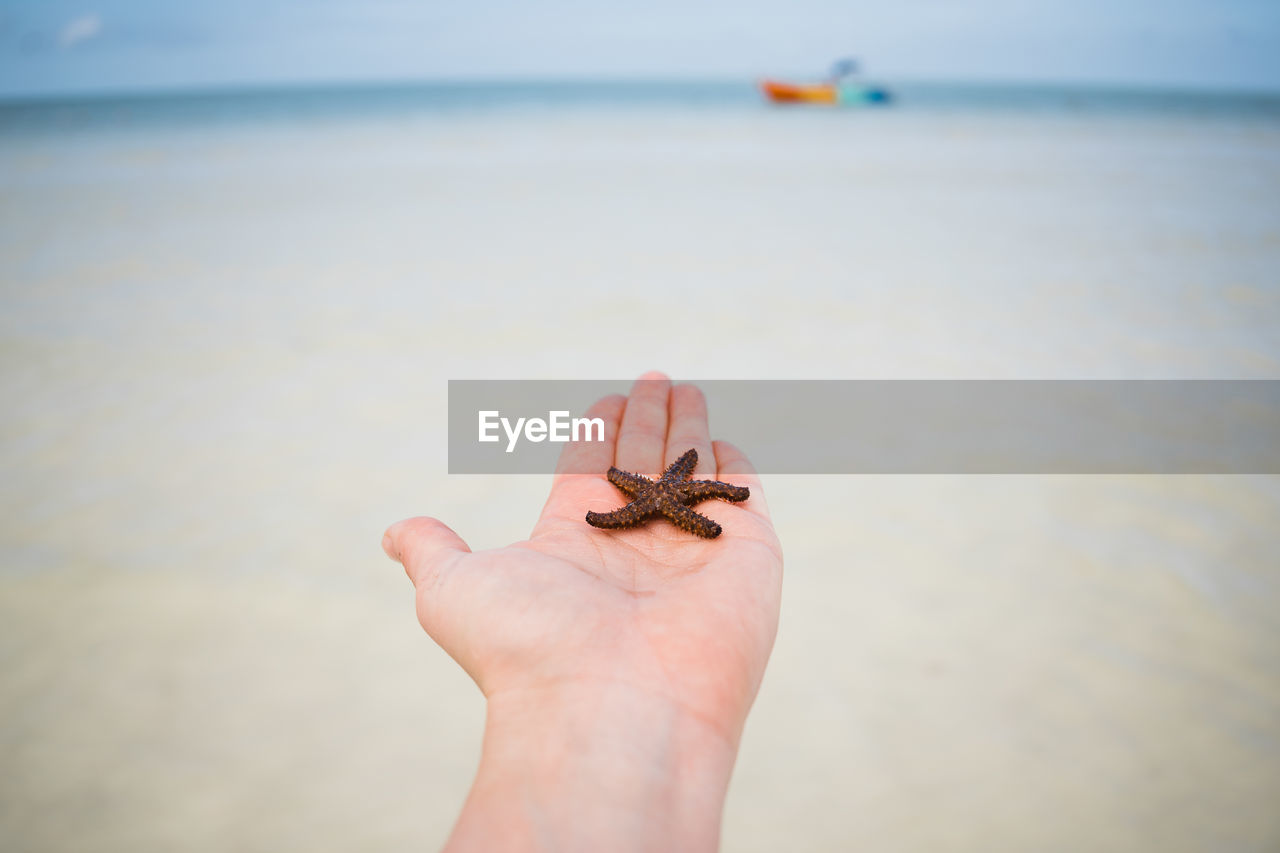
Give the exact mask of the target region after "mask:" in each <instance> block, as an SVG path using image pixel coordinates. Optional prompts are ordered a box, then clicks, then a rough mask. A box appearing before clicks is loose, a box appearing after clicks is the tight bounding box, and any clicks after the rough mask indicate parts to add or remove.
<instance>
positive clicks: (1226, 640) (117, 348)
mask: <svg viewBox="0 0 1280 853" xmlns="http://www.w3.org/2000/svg"><path fill="white" fill-rule="evenodd" d="M284 97H285V96H282V98H284ZM85 109H86V110H88V112H87V113H84V114H82V113H76V112H75V111H72V112H71V113H68V114H67V115H69V118H65V119H59V120H56V121H55V120H53V119H49V118H48V117H47V116H44V117H40V116H37V118H36V119H32V118H30V117H29V116H27V115H26V114H23V115H22V116H15V114H13V113H0V116H3V121H0V353H2V356H0V393H2V395H3V398H4V399H5V400H6V401H7V403H6V406H5V413H4V416H3V418H0V469H2V470H3V475H2V476H0V502H2V510H3V511H2V512H0V625H2V626H3V627H2V628H0V764H3V766H4V767H5V768H6V770H7V772H5V773H4V774H0V839H3V845H2V846H4V847H6V848H8V849H13V850H67V851H70V850H76V851H124V850H129V851H149V850H156V851H160V850H174V849H184V850H210V851H215V850H228V849H236V850H263V851H267V850H282V849H309V850H317V851H320V850H335V851H336V850H351V849H361V850H404V849H434V848H436V847H438V846H439V845H440V844H441V843H442V842H443V840H444V839H445V837H446V836H447V834H448V832H449V829H450V827H451V824H452V821H453V819H454V817H456V815H457V812H458V808H459V806H460V804H461V802H462V799H463V797H464V796H465V793H466V790H467V787H468V785H469V783H470V781H471V774H472V773H473V771H474V768H475V763H476V760H477V757H478V747H479V738H480V734H481V730H482V724H483V712H484V703H483V699H482V697H481V695H480V693H479V691H478V690H477V689H476V688H475V686H474V685H473V684H472V683H471V681H470V680H469V679H468V678H467V677H466V676H465V674H463V673H462V671H461V670H460V669H458V667H457V666H456V665H455V664H454V663H453V662H452V661H451V660H449V659H448V658H447V656H445V655H444V653H443V652H441V651H440V650H439V649H438V648H436V647H435V646H434V644H433V643H432V642H431V641H430V640H429V639H428V638H427V637H426V636H425V635H424V634H423V633H422V631H421V629H420V628H419V627H418V625H417V623H416V621H415V619H414V614H413V603H412V598H411V588H410V586H409V584H408V582H407V581H406V580H405V578H404V576H403V573H402V572H401V570H400V568H399V567H398V566H397V565H396V564H393V563H391V562H389V561H388V560H387V559H386V558H385V557H384V556H383V555H382V553H381V551H380V549H379V539H380V537H381V534H382V531H383V529H384V528H385V527H386V526H387V525H388V524H389V523H391V522H393V521H395V520H397V519H400V518H403V517H406V516H410V515H417V514H426V515H434V516H437V517H440V518H442V519H444V520H446V521H447V522H448V523H450V524H451V525H452V526H453V527H454V528H455V529H456V530H457V531H458V532H459V533H460V534H461V535H462V536H463V537H464V538H466V539H467V540H468V542H469V543H470V544H471V547H472V548H473V549H475V550H479V549H481V548H490V547H496V546H499V545H503V544H506V543H508V542H510V541H513V540H515V539H519V538H523V537H524V536H526V535H527V534H528V532H529V529H530V527H531V526H532V524H533V521H534V519H535V518H536V517H537V513H538V511H539V509H540V507H541V503H542V500H543V499H544V497H545V494H546V489H547V486H548V482H549V478H545V477H533V476H525V477H498V476H452V477H451V476H449V475H448V474H447V472H446V462H445V460H446V442H445V439H446V436H445V411H444V407H445V397H446V382H447V380H449V379H451V378H452V379H457V378H502V379H516V378H616V379H617V380H618V381H619V388H618V390H619V391H623V390H625V388H626V384H625V383H626V382H627V381H628V380H629V379H630V378H632V377H634V376H636V375H638V374H640V373H641V372H643V371H644V370H648V369H654V368H656V369H661V370H663V371H666V372H667V373H669V374H670V375H672V376H673V377H675V378H677V379H682V380H685V379H689V380H697V379H711V378H779V379H787V378H832V379H852V378H885V379H899V378H1046V379H1048V378H1099V379H1104V378H1126V379H1136V378H1275V377H1277V376H1280V336H1278V335H1277V331H1276V330H1277V329H1278V328H1280V275H1278V273H1280V206H1277V204H1276V199H1277V198H1280V115H1278V114H1277V113H1276V112H1275V111H1274V110H1273V111H1271V112H1267V111H1263V112H1261V113H1259V112H1257V111H1243V112H1241V113H1239V114H1236V113H1232V112H1230V111H1227V110H1222V111H1208V112H1205V111H1203V110H1196V109H1172V108H1169V109H1150V110H1145V111H1144V110H1127V109H1114V110H1106V109H1072V108H1069V107H1061V108H1054V109H1014V108H1009V109H994V108H988V109H976V108H974V109H968V108H961V107H948V108H941V107H934V108H923V107H921V108H912V107H911V105H910V103H909V102H904V103H903V105H902V106H901V107H900V108H897V109H891V110H885V111H880V112H870V111H869V112H857V111H849V112H843V113H838V114H837V113H820V112H802V111H791V112H787V111H777V110H768V109H765V108H764V107H762V106H756V105H754V104H739V103H737V102H734V103H733V104H730V105H727V106H724V107H721V108H703V107H697V108H695V107H692V106H688V105H679V104H677V105H670V106H662V105H653V104H649V105H645V106H631V107H626V106H620V107H616V108H610V107H606V106H600V105H586V106H583V105H576V106H572V107H568V106H566V107H556V106H555V105H554V104H552V105H549V106H541V107H530V106H521V107H510V108H501V107H495V108H490V109H485V110H476V111H467V110H450V111H434V110H432V109H404V110H396V109H391V108H388V109H386V110H380V111H375V112H359V111H351V110H348V109H345V108H341V106H340V105H339V106H335V107H333V108H332V109H320V108H315V109H308V110H306V111H297V110H293V109H292V108H291V107H290V106H289V104H288V101H287V98H285V100H283V101H282V102H281V103H279V104H276V105H274V106H272V105H271V104H268V105H266V106H262V105H258V106H257V107H255V110H256V111H255V112H252V114H251V115H250V116H249V117H248V118H243V119H241V118H236V116H237V115H239V114H240V113H239V112H238V109H239V108H238V107H237V106H236V105H235V103H234V101H231V102H229V103H228V105H226V106H225V108H224V109H222V111H221V112H218V111H217V110H211V111H210V112H209V113H198V114H196V115H194V116H191V115H186V116H185V117H184V115H183V114H178V113H180V112H181V111H178V112H176V113H175V114H174V115H169V114H168V113H166V112H165V111H164V109H162V108H156V107H153V108H150V109H151V112H148V111H147V108H142V107H136V106H135V107H130V106H129V105H128V104H125V105H124V106H121V107H119V108H118V109H119V112H118V113H110V112H109V111H108V112H107V113H106V114H105V117H104V114H101V113H94V112H93V110H92V109H90V108H85ZM100 109H107V108H100ZM211 114H212V115H214V117H212V118H211V117H210V115H211ZM86 116H87V117H86ZM711 420H712V431H713V433H714V434H715V435H717V436H718V437H724V438H729V439H732V437H733V436H732V430H733V425H732V424H727V423H721V422H717V420H716V413H715V412H714V411H712V412H711ZM764 487H765V490H766V492H767V494H768V499H769V504H770V507H771V508H772V510H773V513H774V517H775V522H776V526H777V530H778V533H779V536H780V538H781V540H782V543H783V547H784V552H785V556H786V580H785V586H784V594H783V611H782V622H781V627H780V631H779V635H778V640H777V645H776V648H775V651H774V655H773V658H772V661H771V663H770V666H769V670H768V674H767V676H766V679H765V682H764V687H763V689H762V692H761V694H760V696H759V699H758V701H757V704H756V708H755V710H754V712H753V715H752V717H751V718H750V720H749V722H748V725H747V730H746V734H745V739H744V743H743V747H742V752H741V755H740V759H739V762H738V766H737V770H736V772H735V775H734V779H733V783H732V787H731V789H730V793H729V799H728V804H727V807H726V815H725V824H724V840H723V849H724V850H725V851H742V852H743V853H746V851H765V850H780V849H788V850H815V851H817V850H846V849H875V850H884V851H925V850H982V851H1005V850H1007V851H1023V850H1028V849H1035V850H1063V851H1068V850H1071V851H1074V850H1082V849H1088V850H1107V851H1130V850H1133V851H1138V850H1152V849H1159V850H1167V851H1199V850H1241V851H1244V850H1264V849H1274V848H1275V847H1276V846H1277V845H1280V810H1277V809H1276V808H1275V806H1274V804H1275V803H1276V802H1277V801H1280V620H1277V618H1276V613H1277V612H1280V562H1278V561H1277V558H1276V553H1277V533H1276V531H1277V530H1280V480H1278V479H1277V478H1276V477H1267V476H1255V477H1248V476H1240V477H1225V476H1223V477H1210V476H1194V477H1193V476H1171V477H1120V476H1108V477H1085V476H1008V477H960V476H942V475H938V476H913V477H892V476H874V477H867V476H861V477H860V476H825V477H797V476H771V477H767V478H766V479H765V482H764Z"/></svg>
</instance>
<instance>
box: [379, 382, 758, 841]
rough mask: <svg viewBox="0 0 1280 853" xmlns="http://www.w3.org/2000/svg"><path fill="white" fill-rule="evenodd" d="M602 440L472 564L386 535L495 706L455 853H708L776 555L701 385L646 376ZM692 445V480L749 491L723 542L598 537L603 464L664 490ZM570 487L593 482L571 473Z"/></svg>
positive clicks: (715, 511)
mask: <svg viewBox="0 0 1280 853" xmlns="http://www.w3.org/2000/svg"><path fill="white" fill-rule="evenodd" d="M586 416H587V417H600V418H603V419H604V421H605V441H604V442H594V443H591V442H579V443H572V444H569V445H566V449H565V450H564V452H563V454H562V456H561V460H560V466H559V467H560V471H561V473H558V474H557V475H556V478H555V480H554V482H553V484H552V487H551V494H550V496H549V497H548V498H547V503H546V505H545V506H544V507H543V510H542V515H541V516H540V517H539V519H538V521H537V524H535V525H534V528H533V533H532V535H531V536H530V537H529V538H528V539H527V540H525V541H522V542H516V543H514V544H511V545H508V546H507V547H505V548H499V549H496V550H491V551H481V552H478V553H472V552H471V550H470V549H469V548H468V547H467V544H466V543H465V542H464V541H463V540H462V539H461V538H460V537H459V536H458V535H457V534H456V533H454V532H453V531H452V530H451V529H449V527H447V526H446V525H445V524H444V523H442V522H440V521H438V520H436V519H433V518H412V519H408V520H406V521H401V522H399V523H397V524H394V525H392V526H391V527H390V528H389V529H388V530H387V533H386V535H385V536H384V538H383V543H382V544H383V548H384V550H385V551H386V552H387V554H388V555H389V556H390V557H392V559H395V560H398V561H400V562H401V563H402V564H403V565H404V567H405V571H406V572H407V573H408V575H409V579H410V580H411V581H412V582H413V585H414V589H415V594H416V602H417V612H418V619H419V621H420V622H421V623H422V627H423V628H424V629H426V632H427V633H428V634H429V635H430V636H431V637H432V639H434V640H435V641H436V642H437V643H439V645H440V646H441V647H442V648H443V649H444V650H445V651H446V652H448V653H449V655H450V656H452V657H453V659H454V660H456V661H457V662H458V663H459V664H460V665H461V666H462V668H463V669H464V670H466V672H467V673H468V674H469V675H470V676H471V677H472V678H473V679H474V680H475V682H476V684H477V685H478V686H479V687H480V690H481V691H482V692H483V693H484V695H485V697H486V699H487V713H486V720H485V733H484V745H483V749H482V754H481V759H480V767H479V770H478V772H477V774H476V778H475V781H474V783H473V784H472V787H471V792H470V794H469V795H468V797H467V801H466V803H465V805H464V806H463V809H462V813H461V815H460V816H459V818H458V821H457V824H456V825H455V826H454V830H453V833H452V835H451V836H450V838H449V841H448V844H447V846H446V848H445V849H446V850H449V851H469V850H593V851H596V850H610V851H629V850H663V851H669V850H682V851H699V850H715V849H716V848H717V846H718V844H719V836H720V819H721V813H722V811H723V807H724V798H725V792H726V790H727V787H728V783H729V776H730V773H731V772H732V770H733V763H734V759H735V757H736V755H737V750H738V743H739V740H740V738H741V736H742V728H743V724H744V723H745V721H746V718H747V712H748V711H749V710H750V708H751V704H752V702H753V701H754V699H755V696H756V693H757V691H758V690H759V687H760V680H761V678H762V677H763V675H764V669H765V664H766V662H767V661H768V658H769V653H770V651H771V649H772V648H773V640H774V635H775V634H776V631H777V625H778V608H779V601H780V595H781V588H782V550H781V547H780V545H779V543H778V539H777V536H776V535H775V534H774V531H773V524H772V522H771V521H770V519H769V511H768V508H767V506H766V505H765V501H764V493H763V490H762V489H761V487H760V481H759V478H758V477H757V476H756V473H755V471H754V469H753V468H752V467H751V464H750V462H748V460H747V458H746V457H745V456H744V455H743V454H742V453H741V452H740V451H738V450H737V449H736V448H734V447H733V446H732V445H729V444H727V443H725V442H721V441H716V442H712V440H711V437H710V435H709V432H708V428H707V410H706V403H705V400H704V399H703V396H702V393H701V392H700V391H699V390H698V389H697V388H696V387H694V386H691V385H677V386H674V387H673V386H672V385H671V383H670V382H669V380H667V379H666V377H664V376H662V375H661V374H646V375H645V376H642V377H641V381H639V382H637V383H636V385H635V387H634V388H633V389H632V391H631V394H630V396H629V397H622V396H620V395H619V396H613V397H606V398H605V399H602V400H600V401H599V402H597V403H596V404H595V405H594V406H592V407H591V409H590V410H589V411H588V412H587V413H586ZM690 447H693V448H696V449H697V451H698V460H699V461H698V467H697V469H696V471H695V472H694V475H693V476H694V478H695V479H717V480H722V481H724V482H728V483H732V484H734V485H740V486H747V487H748V488H750V489H751V497H750V499H749V500H747V501H745V502H744V503H741V504H731V503H728V502H724V501H709V502H707V503H704V504H700V505H699V506H698V510H699V511H700V512H703V513H704V514H706V515H708V516H710V517H712V518H714V519H715V520H716V521H718V522H719V523H720V524H721V525H722V526H723V527H724V532H723V533H722V534H721V536H720V537H719V538H718V539H714V540H705V539H699V538H697V537H695V536H692V535H690V534H689V533H686V532H684V531H682V530H679V529H678V528H676V527H675V526H673V525H671V524H670V523H668V522H666V521H665V520H661V519H657V520H653V521H651V522H649V523H648V524H647V525H645V526H644V527H642V528H637V529H632V530H612V531H611V530H597V529H595V528H593V527H590V526H589V525H587V523H586V522H585V520H584V515H585V513H586V511H587V510H588V509H592V510H596V511H600V512H606V511H609V510H612V509H616V508H617V507H619V506H621V505H622V504H623V503H625V502H626V500H627V499H626V497H625V496H624V495H622V494H621V493H620V492H619V491H618V490H617V489H616V488H615V487H614V486H613V485H611V484H610V483H609V482H608V481H607V480H605V478H604V473H605V471H606V470H608V468H609V466H611V465H616V466H617V467H619V468H622V469H624V470H627V471H632V472H636V473H642V474H647V475H650V476H656V475H657V474H658V473H660V472H661V471H662V470H663V469H664V468H665V467H666V466H667V465H669V464H670V463H671V462H673V461H675V459H676V458H677V457H679V456H680V454H682V453H683V452H684V451H686V450H688V449H689V448H690ZM567 470H575V471H597V472H598V473H597V474H592V475H583V474H568V473H563V472H565V471H567Z"/></svg>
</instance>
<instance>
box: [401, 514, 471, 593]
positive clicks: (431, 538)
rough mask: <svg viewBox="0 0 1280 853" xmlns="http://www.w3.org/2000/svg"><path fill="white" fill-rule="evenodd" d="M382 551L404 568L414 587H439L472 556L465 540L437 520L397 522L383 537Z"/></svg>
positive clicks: (408, 519) (420, 519) (410, 519)
mask: <svg viewBox="0 0 1280 853" xmlns="http://www.w3.org/2000/svg"><path fill="white" fill-rule="evenodd" d="M382 550H383V551H386V552H387V556H388V557H390V558H391V559H393V560H398V561H400V563H402V564H403V565H404V570H405V573H406V574H407V575H409V580H411V581H413V585H414V587H421V586H422V585H423V584H435V583H436V582H437V581H438V580H439V578H440V575H441V574H442V573H443V572H445V571H447V570H448V569H449V568H450V567H452V566H453V564H455V563H456V562H457V561H458V559H459V558H460V557H462V556H463V555H464V554H470V553H471V549H470V548H469V547H467V543H466V542H464V541H462V537H461V536H459V535H458V534H456V533H454V532H453V530H452V529H450V527H449V525H447V524H445V523H444V522H443V521H438V520H436V519H434V518H407V519H405V520H404V521H397V522H396V523H395V524H393V525H391V526H390V527H388V528H387V532H386V533H384V534H382Z"/></svg>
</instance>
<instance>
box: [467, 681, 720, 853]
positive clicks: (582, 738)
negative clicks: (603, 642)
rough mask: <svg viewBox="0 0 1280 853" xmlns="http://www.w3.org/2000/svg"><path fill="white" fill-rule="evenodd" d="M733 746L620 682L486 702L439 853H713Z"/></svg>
mask: <svg viewBox="0 0 1280 853" xmlns="http://www.w3.org/2000/svg"><path fill="white" fill-rule="evenodd" d="M736 754H737V746H736V743H734V737H733V736H732V735H730V734H728V733H726V732H725V731H724V730H722V729H721V728H719V727H718V726H717V725H716V724H715V723H714V721H710V720H705V719H701V718H699V717H697V716H696V715H694V714H692V713H690V712H688V711H687V710H686V709H684V708H681V707H680V706H678V705H677V704H675V703H674V702H672V701H670V700H669V699H666V698H664V697H660V696H655V695H653V694H650V693H647V692H644V691H640V690H637V689H635V688H633V687H630V686H628V685H625V684H621V683H608V684H604V685H600V684H592V685H571V686H568V687H564V686H557V687H554V688H547V689H541V690H521V691H508V692H506V693H501V694H497V695H495V696H492V697H490V699H489V707H488V714H487V717H486V722H485V736H484V748H483V754H482V756H481V760H480V769H479V771H478V772H477V774H476V779H475V782H474V784H473V785H472V788H471V793H470V795H469V796H468V798H467V802H466V805H465V806H464V807H463V810H462V814H461V816H460V817H459V819H458V823H457V826H456V827H455V828H454V832H453V835H452V837H451V838H450V840H449V844H448V846H447V848H446V849H447V850H449V851H451V853H452V852H454V851H469V850H504V851H505V850H610V851H631V850H664V851H668V850H682V851H684V850H688V851H699V850H715V849H716V848H717V846H718V844H719V838H720V818H721V813H722V811H723V808H724V797H725V792H726V790H727V788H728V784H729V776H730V774H731V772H732V770H733V762H734V758H735V757H736Z"/></svg>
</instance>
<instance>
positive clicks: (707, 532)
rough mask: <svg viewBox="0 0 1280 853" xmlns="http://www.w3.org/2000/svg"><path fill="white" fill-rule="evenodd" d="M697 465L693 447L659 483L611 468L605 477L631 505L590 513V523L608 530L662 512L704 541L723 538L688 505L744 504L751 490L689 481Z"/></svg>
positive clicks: (716, 528)
mask: <svg viewBox="0 0 1280 853" xmlns="http://www.w3.org/2000/svg"><path fill="white" fill-rule="evenodd" d="M697 464H698V451H697V450H695V449H693V448H690V449H689V450H687V451H685V453H684V455H683V456H681V457H680V458H679V459H677V460H676V461H675V462H672V463H671V467H670V468H668V469H667V470H665V471H663V472H662V476H661V477H660V478H659V479H658V480H656V481H655V480H650V479H649V478H648V477H642V476H640V475H639V474H631V473H628V472H626V471H623V470H622V469H621V468H610V469H609V473H608V474H606V475H605V476H606V477H608V478H609V482H610V483H613V484H614V485H615V486H617V487H618V488H619V489H622V491H624V492H626V493H627V496H628V497H630V498H631V503H629V504H627V505H626V506H624V507H622V508H621V509H615V510H614V511H613V512H588V513H587V524H590V525H591V526H592V527H602V528H605V529H617V528H622V527H635V526H637V525H639V524H643V523H644V522H645V521H646V520H648V519H649V518H651V517H652V516H655V515H658V514H659V513H661V514H662V515H665V516H666V517H667V518H668V519H669V520H670V521H671V523H672V524H674V525H675V526H676V527H679V528H680V529H681V530H687V531H689V532H690V533H693V534H696V535H698V536H701V537H703V538H704V539H715V538H716V537H717V536H719V535H720V530H721V527H720V525H718V524H716V523H715V522H714V521H712V520H711V519H709V518H707V517H706V516H705V515H699V514H698V513H696V512H694V511H693V510H691V509H689V505H690V504H696V503H698V502H699V501H705V500H709V499H711V498H723V499H724V500H727V501H734V502H738V501H745V500H746V499H747V498H749V497H751V491H750V490H749V489H748V488H747V487H746V486H731V485H729V484H728V483H721V482H719V481H718V480H690V479H689V478H690V477H692V476H693V469H694V468H695V467H696V466H697Z"/></svg>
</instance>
